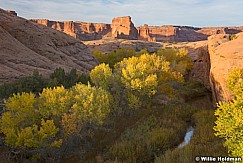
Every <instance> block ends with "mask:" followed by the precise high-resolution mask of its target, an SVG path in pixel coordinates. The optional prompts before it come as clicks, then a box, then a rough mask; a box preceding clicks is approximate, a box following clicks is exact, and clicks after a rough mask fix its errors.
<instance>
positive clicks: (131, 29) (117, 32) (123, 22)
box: [32, 16, 243, 42]
mask: <svg viewBox="0 0 243 163" xmlns="http://www.w3.org/2000/svg"><path fill="white" fill-rule="evenodd" d="M32 21H34V22H36V23H39V24H42V25H45V26H48V27H51V28H54V29H57V30H59V31H62V32H65V33H66V34H69V35H71V36H73V37H75V38H78V39H80V40H82V41H91V40H99V39H103V38H109V37H110V38H118V39H128V40H143V41H149V42H195V41H202V40H207V38H208V36H211V35H215V34H237V33H239V32H242V31H243V26H241V27H203V28H194V27H189V26H172V25H169V26H148V25H147V24H145V25H144V26H139V27H135V26H134V24H133V22H132V20H131V17H130V16H123V17H117V18H114V19H112V24H103V23H87V22H73V21H67V22H58V21H49V20H32Z"/></svg>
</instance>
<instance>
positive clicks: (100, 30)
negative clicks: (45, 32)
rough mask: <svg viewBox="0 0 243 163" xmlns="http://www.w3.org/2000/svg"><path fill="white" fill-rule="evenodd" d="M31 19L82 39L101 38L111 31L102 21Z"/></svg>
mask: <svg viewBox="0 0 243 163" xmlns="http://www.w3.org/2000/svg"><path fill="white" fill-rule="evenodd" d="M31 21H33V22H35V23H38V24H42V25H45V26H47V27H51V28H53V29H56V30H59V31H62V32H64V33H66V34H68V35H71V36H72V37H74V38H78V39H80V40H84V41H87V40H98V39H102V38H103V37H105V36H106V35H107V34H109V32H111V27H110V25H109V24H103V23H87V22H73V21H64V22H59V21H50V20H42V19H32V20H31Z"/></svg>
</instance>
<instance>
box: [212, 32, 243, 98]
mask: <svg viewBox="0 0 243 163" xmlns="http://www.w3.org/2000/svg"><path fill="white" fill-rule="evenodd" d="M235 38H236V39H234V40H231V39H230V35H227V34H219V35H213V36H211V37H209V38H208V49H209V55H210V64H211V68H210V85H211V88H212V94H213V99H214V102H219V101H229V100H231V99H232V94H231V92H230V91H229V90H228V88H227V87H226V80H227V78H228V75H229V73H230V72H231V71H232V70H233V69H234V68H243V33H239V34H237V35H236V37H235Z"/></svg>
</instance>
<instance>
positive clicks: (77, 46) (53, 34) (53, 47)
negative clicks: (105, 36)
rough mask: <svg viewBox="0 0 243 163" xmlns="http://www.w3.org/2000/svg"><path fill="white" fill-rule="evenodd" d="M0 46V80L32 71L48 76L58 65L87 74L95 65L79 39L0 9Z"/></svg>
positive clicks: (18, 76) (14, 77) (16, 77)
mask: <svg viewBox="0 0 243 163" xmlns="http://www.w3.org/2000/svg"><path fill="white" fill-rule="evenodd" d="M42 23H48V22H47V21H43V22H42ZM0 49H1V50H0V83H2V82H7V81H12V80H15V79H18V78H20V77H22V76H29V75H32V73H33V71H34V70H38V71H39V72H40V73H41V74H43V75H44V76H47V75H49V74H50V73H51V72H53V71H54V70H55V69H56V68H58V67H61V68H63V69H65V70H66V71H70V70H71V69H72V68H76V69H77V70H78V71H79V72H87V73H88V72H89V71H90V70H91V69H92V68H93V67H94V66H96V65H97V64H98V63H97V60H96V59H95V57H94V56H93V55H92V54H91V52H90V50H89V49H88V47H87V46H86V45H84V44H83V43H82V42H80V40H78V39H75V38H73V37H71V36H69V35H67V34H65V33H63V32H60V31H57V30H54V29H52V28H48V27H46V26H43V25H40V24H37V23H34V22H32V21H29V20H26V19H23V18H20V17H18V16H16V14H12V12H6V11H4V10H2V9H0Z"/></svg>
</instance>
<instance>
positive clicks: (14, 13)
mask: <svg viewBox="0 0 243 163" xmlns="http://www.w3.org/2000/svg"><path fill="white" fill-rule="evenodd" d="M5 11H6V12H7V13H10V14H13V15H15V16H17V15H18V14H17V13H16V12H15V11H13V10H5Z"/></svg>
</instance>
